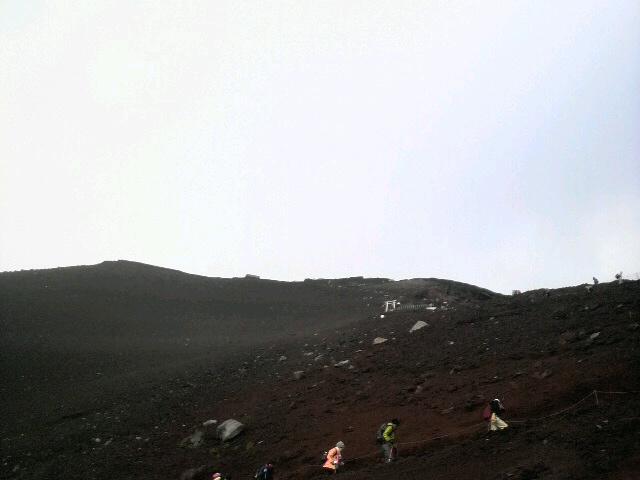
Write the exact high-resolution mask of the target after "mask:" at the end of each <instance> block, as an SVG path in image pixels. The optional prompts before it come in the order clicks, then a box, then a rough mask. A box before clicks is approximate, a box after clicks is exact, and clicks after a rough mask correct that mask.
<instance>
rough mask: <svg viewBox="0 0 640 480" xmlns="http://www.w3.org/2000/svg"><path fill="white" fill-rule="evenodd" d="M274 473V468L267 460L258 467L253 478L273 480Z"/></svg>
mask: <svg viewBox="0 0 640 480" xmlns="http://www.w3.org/2000/svg"><path fill="white" fill-rule="evenodd" d="M274 473H275V470H274V468H273V464H272V463H271V462H269V463H265V464H264V465H262V466H261V467H260V468H258V470H257V471H256V474H255V475H254V476H253V478H255V479H256V480H273V474H274Z"/></svg>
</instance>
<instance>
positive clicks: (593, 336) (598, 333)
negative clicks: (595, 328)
mask: <svg viewBox="0 0 640 480" xmlns="http://www.w3.org/2000/svg"><path fill="white" fill-rule="evenodd" d="M599 336H600V332H596V333H592V334H591V335H590V336H589V338H590V339H591V340H595V339H596V338H598V337H599Z"/></svg>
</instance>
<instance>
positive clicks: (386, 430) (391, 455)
mask: <svg viewBox="0 0 640 480" xmlns="http://www.w3.org/2000/svg"><path fill="white" fill-rule="evenodd" d="M399 425H400V420H398V419H397V418H394V419H393V420H391V421H390V422H388V423H383V424H382V425H380V428H378V433H377V434H376V441H377V442H378V443H380V444H381V447H382V456H383V459H384V461H385V462H387V463H390V462H392V461H393V460H395V458H396V455H397V452H398V450H397V448H396V429H397V428H398V426H399Z"/></svg>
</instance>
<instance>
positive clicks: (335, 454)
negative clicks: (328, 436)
mask: <svg viewBox="0 0 640 480" xmlns="http://www.w3.org/2000/svg"><path fill="white" fill-rule="evenodd" d="M343 450H344V442H338V443H336V446H335V447H333V448H332V449H331V450H329V451H328V452H327V460H326V461H325V462H324V465H323V466H322V468H323V469H324V471H325V473H327V474H328V475H335V474H336V473H337V472H338V467H339V466H341V465H343V464H344V462H343V461H342V451H343Z"/></svg>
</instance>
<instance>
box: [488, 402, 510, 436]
mask: <svg viewBox="0 0 640 480" xmlns="http://www.w3.org/2000/svg"><path fill="white" fill-rule="evenodd" d="M503 413H504V406H502V402H501V401H500V399H498V398H494V399H493V400H491V402H489V405H487V407H486V408H485V409H484V413H483V416H484V419H485V420H486V421H488V422H489V431H490V432H495V431H497V430H504V429H505V428H507V427H508V426H509V424H508V423H507V422H505V421H504V420H502V419H501V418H500V417H499V416H498V414H500V415H502V414H503Z"/></svg>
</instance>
